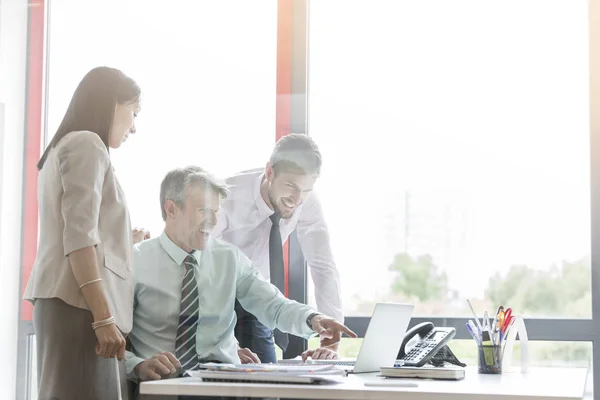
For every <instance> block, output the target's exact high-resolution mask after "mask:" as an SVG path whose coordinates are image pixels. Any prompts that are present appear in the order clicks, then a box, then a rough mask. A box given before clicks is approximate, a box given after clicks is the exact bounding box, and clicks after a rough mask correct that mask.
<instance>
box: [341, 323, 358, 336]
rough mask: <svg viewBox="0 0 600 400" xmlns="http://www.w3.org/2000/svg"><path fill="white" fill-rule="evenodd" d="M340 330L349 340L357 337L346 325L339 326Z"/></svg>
mask: <svg viewBox="0 0 600 400" xmlns="http://www.w3.org/2000/svg"><path fill="white" fill-rule="evenodd" d="M340 330H341V331H342V332H344V333H345V334H346V335H348V336H350V337H351V338H356V337H358V335H357V334H356V333H354V332H352V331H351V330H350V328H348V327H347V326H346V325H342V324H340Z"/></svg>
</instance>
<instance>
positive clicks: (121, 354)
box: [117, 339, 126, 360]
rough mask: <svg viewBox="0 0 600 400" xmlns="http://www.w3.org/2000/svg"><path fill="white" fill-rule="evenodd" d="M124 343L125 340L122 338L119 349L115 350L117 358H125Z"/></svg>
mask: <svg viewBox="0 0 600 400" xmlns="http://www.w3.org/2000/svg"><path fill="white" fill-rule="evenodd" d="M125 343H126V342H125V339H123V340H122V341H121V345H120V346H119V349H118V351H117V358H118V359H119V360H122V359H124V358H125Z"/></svg>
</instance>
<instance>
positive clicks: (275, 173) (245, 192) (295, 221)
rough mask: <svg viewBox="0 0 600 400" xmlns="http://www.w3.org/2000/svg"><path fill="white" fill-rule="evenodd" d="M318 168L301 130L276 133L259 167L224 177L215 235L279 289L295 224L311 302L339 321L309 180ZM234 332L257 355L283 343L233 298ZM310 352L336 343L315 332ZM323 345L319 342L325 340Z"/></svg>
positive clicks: (331, 266)
mask: <svg viewBox="0 0 600 400" xmlns="http://www.w3.org/2000/svg"><path fill="white" fill-rule="evenodd" d="M320 172H321V153H320V152H319V149H318V148H317V145H316V144H315V142H314V141H313V140H312V139H311V138H310V137H309V136H307V135H303V134H290V135H286V136H284V137H282V138H281V139H280V140H279V141H278V142H277V144H276V145H275V149H274V150H273V153H272V154H271V158H270V160H269V162H268V163H267V166H266V168H264V169H263V168H260V169H256V170H251V171H245V172H242V173H240V174H238V175H235V176H233V177H230V178H229V179H227V184H228V187H229V189H230V191H231V194H230V196H229V197H228V199H227V200H226V201H225V203H224V204H223V206H222V208H221V211H220V214H219V219H218V223H217V226H216V227H215V228H214V230H213V232H212V233H213V235H214V236H215V237H221V238H222V239H223V240H225V241H227V242H230V243H232V244H234V245H236V246H237V247H239V248H240V249H241V250H242V251H243V252H244V253H245V254H246V255H247V256H248V257H249V258H250V259H251V260H252V261H253V262H254V264H255V265H256V267H257V268H258V269H259V270H260V272H261V273H262V275H263V276H264V277H265V278H267V279H270V282H271V283H272V284H273V285H275V286H276V287H277V288H279V290H280V291H281V292H282V293H283V292H284V273H283V251H282V243H284V242H285V240H287V238H288V237H289V235H290V233H292V232H293V231H294V229H296V230H297V234H298V240H299V241H300V246H301V247H302V252H303V254H304V258H305V259H306V260H307V262H308V265H309V267H310V268H311V275H312V278H313V281H314V284H315V295H316V300H317V307H318V310H319V311H320V312H322V313H324V314H326V315H329V316H331V317H332V318H334V319H336V320H337V321H340V322H342V323H343V321H344V315H343V313H342V299H341V292H340V279H339V274H338V271H337V268H336V265H335V263H334V261H333V256H332V254H331V246H330V244H329V231H328V229H327V225H326V224H325V219H324V218H323V214H322V211H321V206H320V204H319V201H318V200H317V197H316V195H315V194H314V193H313V192H312V190H313V186H314V184H315V182H316V180H317V178H318V177H319V174H320ZM236 311H237V315H238V322H237V326H236V329H235V335H236V338H237V340H238V341H239V344H240V347H243V348H245V347H248V348H250V350H252V351H253V352H255V353H256V354H257V355H258V357H259V358H260V360H261V361H262V362H276V356H275V347H274V344H273V336H274V337H275V343H276V344H277V345H278V346H279V347H280V348H281V349H282V350H284V351H285V349H286V348H287V344H288V342H289V338H288V336H287V334H284V333H282V332H279V331H277V330H276V331H275V332H274V334H273V332H272V331H271V329H269V328H267V327H265V326H264V325H263V324H261V323H260V322H259V321H258V320H257V319H256V317H255V316H254V315H252V314H251V313H249V312H247V311H246V310H244V308H243V307H242V306H241V305H240V304H239V302H236ZM321 346H322V347H321V348H320V349H317V350H316V351H315V352H314V353H312V357H313V358H336V357H337V354H336V353H335V350H337V346H338V345H337V344H336V343H335V342H334V341H331V340H327V339H322V340H321ZM325 346H326V347H325Z"/></svg>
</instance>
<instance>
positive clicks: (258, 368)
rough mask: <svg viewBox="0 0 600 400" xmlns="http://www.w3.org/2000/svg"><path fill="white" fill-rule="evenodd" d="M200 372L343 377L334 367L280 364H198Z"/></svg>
mask: <svg viewBox="0 0 600 400" xmlns="http://www.w3.org/2000/svg"><path fill="white" fill-rule="evenodd" d="M200 369H201V370H209V371H226V372H265V373H268V372H280V373H288V374H295V375H306V374H319V375H323V374H326V375H345V374H346V372H345V371H344V370H343V369H340V368H337V367H336V366H335V365H315V364H301V365H281V364H217V363H205V364H200Z"/></svg>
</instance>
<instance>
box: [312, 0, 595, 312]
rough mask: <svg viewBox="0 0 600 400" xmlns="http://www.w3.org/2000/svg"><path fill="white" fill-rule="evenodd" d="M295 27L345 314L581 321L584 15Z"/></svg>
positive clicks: (430, 9) (585, 204)
mask: <svg viewBox="0 0 600 400" xmlns="http://www.w3.org/2000/svg"><path fill="white" fill-rule="evenodd" d="M310 23H311V26H310V31H311V36H310V37H311V42H310V65H309V68H310V70H309V72H310V99H309V107H310V134H311V135H312V136H313V137H314V138H315V140H316V141H317V143H318V144H319V146H320V148H321V150H322V152H323V159H324V167H323V173H322V178H321V180H320V182H319V189H318V190H319V194H320V197H321V200H322V203H323V208H324V211H325V213H326V215H327V218H328V220H329V226H330V229H331V237H332V243H333V244H332V246H333V251H334V255H335V258H336V262H337V264H338V266H339V270H340V274H341V277H342V285H343V286H342V290H343V293H344V308H345V311H346V314H347V315H370V311H371V310H372V308H373V305H374V303H375V302H377V301H399V302H412V303H414V304H416V306H417V308H416V310H415V314H416V315H446V316H452V315H456V316H470V315H471V314H470V311H469V309H468V307H467V304H466V301H465V299H466V298H469V299H471V301H472V302H473V305H474V307H475V308H476V310H478V313H479V314H480V317H481V314H483V312H484V310H488V311H489V312H490V313H493V312H494V311H495V309H496V307H497V306H498V305H499V304H503V305H505V307H506V306H510V307H512V308H513V309H514V310H515V312H517V313H519V314H524V315H527V316H535V317H556V316H563V317H570V318H589V317H590V316H591V295H590V290H591V289H590V212H589V209H590V204H589V196H590V193H589V155H588V153H589V143H588V142H589V127H588V116H589V111H588V107H589V101H588V100H589V99H588V89H589V88H588V83H589V82H588V80H589V79H588V75H589V74H588V72H589V71H588V27H587V24H588V21H587V3H586V2H581V1H570V0H561V1H552V2H548V1H545V0H511V1H504V2H502V3H495V2H481V1H476V0H459V1H452V2H447V1H443V0H437V1H434V0H428V1H418V2H417V1H413V2H404V1H403V2H391V1H368V2H367V1H356V0H352V1H347V0H338V1H324V2H314V3H311V10H310ZM333 26H335V29H332V27H333Z"/></svg>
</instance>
